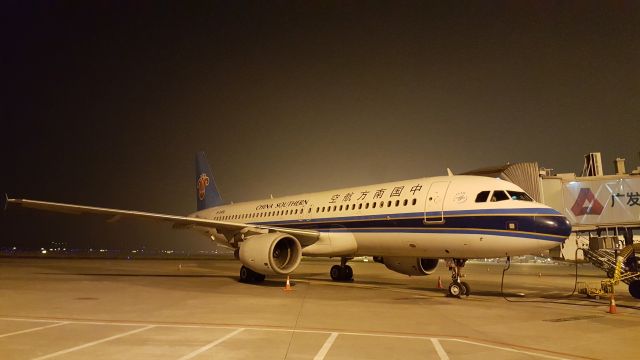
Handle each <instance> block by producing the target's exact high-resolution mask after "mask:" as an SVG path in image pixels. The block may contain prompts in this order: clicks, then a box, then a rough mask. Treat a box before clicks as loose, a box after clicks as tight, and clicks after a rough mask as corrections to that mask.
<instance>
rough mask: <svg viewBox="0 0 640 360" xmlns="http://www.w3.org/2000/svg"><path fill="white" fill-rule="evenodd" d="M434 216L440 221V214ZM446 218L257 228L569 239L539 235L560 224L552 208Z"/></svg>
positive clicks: (410, 216) (351, 219) (350, 219)
mask: <svg viewBox="0 0 640 360" xmlns="http://www.w3.org/2000/svg"><path fill="white" fill-rule="evenodd" d="M433 214H434V215H437V217H440V213H439V212H437V213H433ZM443 215H444V223H443V222H434V223H427V224H425V223H424V222H423V220H424V213H423V212H413V213H400V214H377V215H364V216H346V217H333V218H317V219H311V220H283V221H269V222H257V223H256V224H259V225H270V226H282V227H291V228H298V229H314V230H318V231H342V232H414V233H451V234H487V235H498V236H517V237H524V238H533V239H540V240H551V241H564V239H565V238H566V237H567V236H568V232H567V231H566V228H563V227H558V228H557V229H546V230H545V231H544V232H539V228H538V225H537V224H536V222H537V221H540V220H543V221H544V220H547V221H551V222H555V221H558V220H560V219H559V215H561V214H560V213H559V212H557V211H556V210H553V209H548V208H513V209H485V210H455V211H445V212H444V214H443ZM509 223H513V224H515V229H508V224H509Z"/></svg>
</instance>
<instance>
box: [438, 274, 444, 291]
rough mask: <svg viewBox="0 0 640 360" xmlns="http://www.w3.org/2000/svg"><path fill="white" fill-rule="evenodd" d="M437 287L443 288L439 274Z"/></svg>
mask: <svg viewBox="0 0 640 360" xmlns="http://www.w3.org/2000/svg"><path fill="white" fill-rule="evenodd" d="M438 289H444V287H443V286H442V279H441V278H440V276H438Z"/></svg>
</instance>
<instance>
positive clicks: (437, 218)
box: [424, 181, 450, 224]
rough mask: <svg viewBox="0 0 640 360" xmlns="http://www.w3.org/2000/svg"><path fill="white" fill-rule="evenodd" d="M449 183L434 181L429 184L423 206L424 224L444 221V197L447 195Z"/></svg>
mask: <svg viewBox="0 0 640 360" xmlns="http://www.w3.org/2000/svg"><path fill="white" fill-rule="evenodd" d="M449 184H450V181H436V182H434V183H431V186H429V191H428V192H427V199H426V201H425V207H424V223H425V224H437V223H443V222H444V199H445V196H446V195H447V189H448V188H449Z"/></svg>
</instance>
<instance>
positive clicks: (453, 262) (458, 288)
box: [447, 259, 471, 298]
mask: <svg viewBox="0 0 640 360" xmlns="http://www.w3.org/2000/svg"><path fill="white" fill-rule="evenodd" d="M466 262H467V259H447V266H448V267H449V271H451V284H449V293H448V295H449V296H454V297H457V298H459V297H461V296H469V294H471V287H469V284H467V283H466V282H464V281H461V280H460V279H461V278H462V277H463V276H462V268H463V267H464V265H465V263H466Z"/></svg>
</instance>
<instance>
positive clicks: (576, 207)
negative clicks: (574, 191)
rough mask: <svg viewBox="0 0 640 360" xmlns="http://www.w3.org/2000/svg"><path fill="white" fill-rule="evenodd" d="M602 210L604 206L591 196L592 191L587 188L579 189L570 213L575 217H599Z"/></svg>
mask: <svg viewBox="0 0 640 360" xmlns="http://www.w3.org/2000/svg"><path fill="white" fill-rule="evenodd" d="M602 210H604V206H602V204H601V203H600V201H598V199H596V196H595V195H593V191H591V189H589V188H581V189H580V192H579V193H578V198H577V199H576V202H575V203H573V206H572V207H571V212H572V213H573V214H574V215H575V216H582V215H600V214H602Z"/></svg>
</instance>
